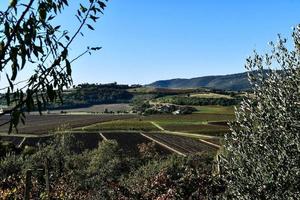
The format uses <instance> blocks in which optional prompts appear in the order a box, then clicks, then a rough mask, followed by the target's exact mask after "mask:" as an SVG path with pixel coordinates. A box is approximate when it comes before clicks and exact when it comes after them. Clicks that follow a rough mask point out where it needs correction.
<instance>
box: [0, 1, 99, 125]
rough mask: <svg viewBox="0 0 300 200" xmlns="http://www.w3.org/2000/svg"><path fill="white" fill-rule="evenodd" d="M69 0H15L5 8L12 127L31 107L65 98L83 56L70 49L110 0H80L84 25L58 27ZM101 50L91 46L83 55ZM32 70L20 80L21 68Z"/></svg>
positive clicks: (1, 20)
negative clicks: (76, 62)
mask: <svg viewBox="0 0 300 200" xmlns="http://www.w3.org/2000/svg"><path fill="white" fill-rule="evenodd" d="M68 2H69V1H68V0H30V1H29V2H27V1H26V3H25V2H24V3H22V1H20V0H19V1H18V0H12V1H10V5H9V6H8V8H7V9H6V10H5V11H0V73H1V74H3V73H5V75H6V78H7V82H8V83H9V86H8V87H6V88H2V89H1V90H6V95H5V98H6V103H7V105H8V106H10V109H8V110H6V111H5V112H4V113H2V114H10V115H11V121H10V122H11V128H10V130H11V129H12V128H13V127H16V126H17V125H18V123H19V121H20V120H21V121H22V122H24V120H25V114H24V110H25V109H26V110H28V111H30V110H32V109H34V108H38V109H39V110H41V109H42V107H43V106H45V105H46V103H47V102H49V101H52V102H53V101H55V100H57V99H60V98H61V93H62V91H63V89H64V88H68V87H69V86H70V85H71V84H72V77H71V75H72V69H71V63H72V62H73V61H74V60H76V59H77V58H75V59H73V60H70V58H69V47H70V45H71V44H72V43H73V41H74V40H75V39H76V37H77V36H78V35H79V34H80V33H81V34H82V32H81V31H82V29H83V28H84V27H85V26H87V27H88V28H89V29H91V30H94V28H93V26H92V25H90V21H92V22H96V21H97V19H98V18H99V15H100V14H102V13H103V10H104V8H105V3H104V2H102V1H100V0H89V1H86V2H85V3H86V6H84V5H82V4H80V8H79V9H78V10H77V15H76V17H77V19H78V20H79V25H78V28H77V29H76V31H75V32H74V33H70V32H68V31H67V30H63V29H62V27H61V26H60V25H55V20H54V19H57V18H59V17H60V16H61V14H62V13H63V11H64V8H65V7H67V6H68ZM75 20H76V19H75ZM99 49H100V48H99V47H94V48H88V49H87V50H86V51H85V52H84V53H83V54H85V53H90V52H91V51H94V50H99ZM27 68H31V71H33V74H32V75H31V77H30V78H29V79H26V80H23V81H20V82H17V80H18V79H20V72H21V71H24V69H27ZM21 83H22V84H21ZM20 84H21V85H20ZM7 123H9V122H7Z"/></svg>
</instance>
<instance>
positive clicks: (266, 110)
mask: <svg viewBox="0 0 300 200" xmlns="http://www.w3.org/2000/svg"><path fill="white" fill-rule="evenodd" d="M293 41H294V47H295V48H294V49H293V50H289V49H288V48H287V47H286V46H287V45H286V42H287V40H286V39H283V38H281V37H280V36H279V40H278V43H276V44H274V43H272V42H271V43H270V45H271V47H272V49H271V52H270V53H268V54H265V55H259V54H257V53H256V52H255V53H254V55H253V56H252V57H249V58H248V59H247V63H246V68H247V69H249V70H258V74H257V75H256V76H253V74H252V73H251V72H250V73H249V80H250V82H251V85H252V87H253V94H251V95H248V96H247V97H246V98H245V99H244V100H243V101H242V103H241V106H240V108H238V109H236V112H235V115H236V120H235V121H234V122H232V123H231V124H230V127H231V131H232V132H231V133H229V134H227V135H226V138H225V147H224V149H225V150H224V155H223V157H222V159H221V163H220V164H221V175H222V178H223V180H224V181H225V183H226V192H225V195H224V197H223V198H227V199H300V190H299V185H300V156H299V155H300V135H299V133H300V87H299V86H300V48H299V47H300V26H298V27H297V28H296V29H295V30H294V32H293ZM270 66H273V67H278V66H280V67H281V68H280V70H268V71H267V73H265V70H264V68H270Z"/></svg>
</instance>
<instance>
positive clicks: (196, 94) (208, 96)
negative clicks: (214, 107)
mask: <svg viewBox="0 0 300 200" xmlns="http://www.w3.org/2000/svg"><path fill="white" fill-rule="evenodd" d="M190 96H191V97H198V98H225V99H232V97H231V96H229V95H224V94H217V93H194V94H190Z"/></svg>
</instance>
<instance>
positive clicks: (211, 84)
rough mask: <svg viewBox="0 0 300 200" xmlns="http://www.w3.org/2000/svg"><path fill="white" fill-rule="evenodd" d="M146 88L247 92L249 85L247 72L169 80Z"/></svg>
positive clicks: (154, 83) (157, 82)
mask: <svg viewBox="0 0 300 200" xmlns="http://www.w3.org/2000/svg"><path fill="white" fill-rule="evenodd" d="M147 86H150V87H156V88H199V87H207V88H213V89H220V90H232V91H242V90H249V89H250V83H249V81H248V75H247V72H244V73H237V74H229V75H217V76H203V77H197V78H191V79H180V78H178V79H170V80H160V81H156V82H153V83H151V84H149V85H147Z"/></svg>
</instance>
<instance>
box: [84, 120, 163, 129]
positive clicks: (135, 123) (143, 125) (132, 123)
mask: <svg viewBox="0 0 300 200" xmlns="http://www.w3.org/2000/svg"><path fill="white" fill-rule="evenodd" d="M83 129H84V130H87V131H93V130H129V131H130V130H137V131H139V130H142V131H157V130H158V128H156V127H155V126H153V124H151V122H149V121H141V120H140V119H128V120H116V121H110V122H103V123H98V124H94V125H92V126H88V127H84V128H83Z"/></svg>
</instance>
